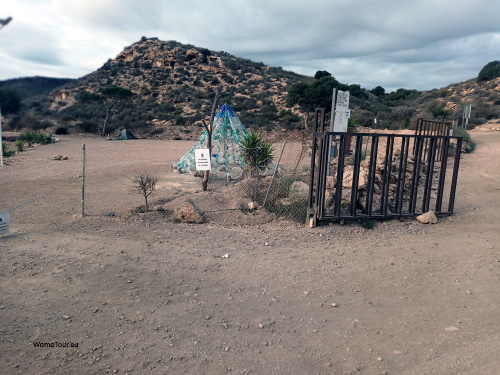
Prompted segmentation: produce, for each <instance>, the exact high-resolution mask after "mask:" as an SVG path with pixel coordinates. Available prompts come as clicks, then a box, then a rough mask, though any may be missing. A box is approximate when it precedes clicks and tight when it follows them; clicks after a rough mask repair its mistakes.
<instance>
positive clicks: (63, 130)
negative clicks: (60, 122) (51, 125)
mask: <svg viewBox="0 0 500 375" xmlns="http://www.w3.org/2000/svg"><path fill="white" fill-rule="evenodd" d="M54 134H56V135H64V134H68V129H67V128H65V127H64V126H59V127H57V128H56V130H55V131H54Z"/></svg>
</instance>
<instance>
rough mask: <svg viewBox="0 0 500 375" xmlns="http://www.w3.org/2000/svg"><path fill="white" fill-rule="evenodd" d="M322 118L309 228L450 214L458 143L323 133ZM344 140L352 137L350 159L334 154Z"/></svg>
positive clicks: (313, 161)
mask: <svg viewBox="0 0 500 375" xmlns="http://www.w3.org/2000/svg"><path fill="white" fill-rule="evenodd" d="M321 114H322V112H319V113H317V115H318V116H317V119H318V121H317V122H316V124H315V128H314V137H313V150H312V151H313V153H312V157H311V180H310V181H311V189H310V194H309V211H308V214H309V219H310V221H309V224H310V225H311V226H314V225H316V223H317V221H318V220H319V221H321V220H343V219H359V218H388V217H405V216H417V215H420V214H422V213H424V212H427V211H429V210H434V211H435V213H436V214H437V215H451V214H452V213H453V208H454V203H455V192H456V184H457V178H458V168H459V163H460V150H461V144H462V138H459V137H450V136H448V135H397V134H374V133H355V134H350V133H332V132H325V131H324V129H323V127H322V125H321ZM323 115H324V112H323ZM318 122H319V123H318ZM347 137H353V146H354V147H353V152H352V155H344V152H338V150H344V148H345V145H346V143H347ZM451 141H453V142H456V147H455V149H454V150H453V151H452V153H450V151H449V150H450V147H449V146H450V142H451ZM410 148H413V150H411V149H410Z"/></svg>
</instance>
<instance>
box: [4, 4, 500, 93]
mask: <svg viewBox="0 0 500 375" xmlns="http://www.w3.org/2000/svg"><path fill="white" fill-rule="evenodd" d="M3 3H4V4H2V6H1V8H0V19H5V18H7V17H9V16H10V17H13V20H12V22H11V23H10V24H8V25H7V26H5V27H4V28H3V29H2V30H1V31H0V80H3V79H9V78H17V77H26V76H34V75H39V76H49V77H70V78H78V77H81V76H84V75H86V74H88V73H90V72H92V71H94V70H96V69H98V68H99V67H101V66H102V65H103V64H104V63H105V62H106V61H107V60H108V59H109V58H114V57H116V55H118V54H119V53H120V52H121V51H122V50H123V49H124V47H126V46H129V45H131V44H132V43H134V42H136V41H138V40H140V39H141V37H142V36H146V37H148V38H149V37H157V38H159V39H160V40H176V41H178V42H181V43H186V44H193V45H195V46H197V47H205V48H208V49H211V50H214V51H226V52H229V53H231V54H233V55H235V56H238V57H244V58H248V59H251V60H254V61H262V62H263V63H265V64H267V65H271V66H281V67H283V68H284V69H287V70H292V71H295V72H297V73H302V74H307V75H314V73H315V72H316V71H318V70H327V71H329V72H330V73H331V74H332V75H333V76H334V77H335V78H336V79H338V80H339V81H340V82H343V83H348V84H352V83H358V84H360V85H361V86H362V87H365V88H367V89H371V88H373V87H375V86H378V85H381V86H382V87H384V88H385V89H386V92H389V91H393V90H396V89H398V88H401V87H403V88H407V89H417V90H428V89H433V88H440V87H444V86H447V85H449V84H451V83H457V82H462V81H465V80H467V79H470V78H474V77H476V76H477V74H478V72H479V70H480V69H481V68H482V67H483V66H484V65H485V64H486V63H488V62H490V61H493V60H500V0H411V1H410V0H377V1H375V0H12V1H9V2H7V1H4V2H3Z"/></svg>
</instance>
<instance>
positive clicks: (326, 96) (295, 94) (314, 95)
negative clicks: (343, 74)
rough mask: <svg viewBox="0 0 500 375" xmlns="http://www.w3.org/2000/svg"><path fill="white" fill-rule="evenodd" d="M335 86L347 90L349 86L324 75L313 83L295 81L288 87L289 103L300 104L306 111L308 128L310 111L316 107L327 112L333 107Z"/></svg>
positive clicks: (305, 124) (305, 123)
mask: <svg viewBox="0 0 500 375" xmlns="http://www.w3.org/2000/svg"><path fill="white" fill-rule="evenodd" d="M334 88H338V89H340V90H347V89H348V86H347V85H344V84H341V83H339V81H337V80H336V79H335V78H334V77H332V76H323V77H321V78H319V79H316V80H315V81H314V82H312V83H311V84H307V83H304V82H298V83H295V84H293V85H292V86H291V87H290V88H289V89H288V93H287V99H286V100H287V104H288V105H289V106H294V105H296V104H298V105H299V106H300V107H302V109H303V110H305V111H306V116H305V121H304V126H305V128H306V129H307V128H308V127H307V119H308V118H309V112H311V111H314V109H315V108H316V107H322V108H325V109H326V111H327V112H328V111H330V110H331V109H332V93H333V89H334Z"/></svg>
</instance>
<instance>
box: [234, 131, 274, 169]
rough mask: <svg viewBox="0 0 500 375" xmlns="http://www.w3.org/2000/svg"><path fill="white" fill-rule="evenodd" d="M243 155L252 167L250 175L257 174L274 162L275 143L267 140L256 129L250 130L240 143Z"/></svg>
mask: <svg viewBox="0 0 500 375" xmlns="http://www.w3.org/2000/svg"><path fill="white" fill-rule="evenodd" d="M240 147H241V156H242V158H243V161H244V162H245V164H246V166H248V168H249V169H250V176H252V177H253V176H256V175H258V174H259V172H261V171H264V170H265V169H266V168H268V167H269V166H270V165H271V163H272V162H273V152H274V148H273V144H272V142H268V141H265V140H264V139H263V138H262V136H261V135H260V134H259V133H257V132H256V131H252V132H250V133H249V134H248V135H247V136H246V137H245V138H244V139H243V140H242V141H241V143H240Z"/></svg>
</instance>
